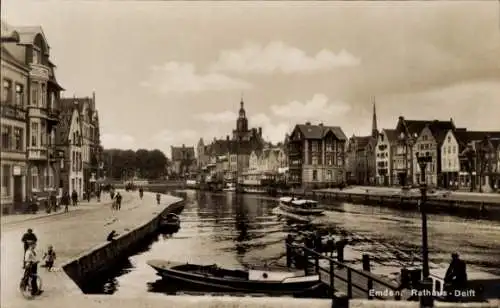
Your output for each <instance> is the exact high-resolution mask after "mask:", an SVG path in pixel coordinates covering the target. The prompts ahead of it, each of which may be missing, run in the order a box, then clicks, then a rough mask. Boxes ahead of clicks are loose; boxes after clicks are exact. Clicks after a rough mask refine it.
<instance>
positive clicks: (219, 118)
mask: <svg viewBox="0 0 500 308" xmlns="http://www.w3.org/2000/svg"><path fill="white" fill-rule="evenodd" d="M194 117H195V118H196V119H199V120H202V121H204V122H207V123H214V122H215V123H228V122H234V121H236V118H237V117H238V115H237V114H236V113H234V112H232V111H229V110H226V111H223V112H219V113H216V112H206V113H200V114H196V115H194Z"/></svg>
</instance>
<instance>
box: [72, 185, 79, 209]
mask: <svg viewBox="0 0 500 308" xmlns="http://www.w3.org/2000/svg"><path fill="white" fill-rule="evenodd" d="M71 200H73V206H76V205H77V204H78V193H77V192H76V190H74V189H73V192H72V193H71Z"/></svg>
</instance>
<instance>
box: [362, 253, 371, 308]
mask: <svg viewBox="0 0 500 308" xmlns="http://www.w3.org/2000/svg"><path fill="white" fill-rule="evenodd" d="M363 271H366V272H370V255H368V254H363ZM366 289H367V290H368V299H373V296H371V295H370V293H371V292H370V290H373V280H372V279H371V278H370V277H368V281H367V285H366Z"/></svg>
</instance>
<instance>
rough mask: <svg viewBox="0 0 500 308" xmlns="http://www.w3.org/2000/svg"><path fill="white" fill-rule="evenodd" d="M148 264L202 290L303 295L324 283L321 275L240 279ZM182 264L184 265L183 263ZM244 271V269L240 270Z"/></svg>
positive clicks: (166, 274) (168, 275)
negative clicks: (297, 278) (302, 278)
mask: <svg viewBox="0 0 500 308" xmlns="http://www.w3.org/2000/svg"><path fill="white" fill-rule="evenodd" d="M148 264H149V265H150V266H151V267H153V268H154V269H155V270H156V271H157V275H159V276H161V277H163V278H166V279H168V280H171V281H176V282H179V283H184V284H189V285H190V287H196V288H199V289H201V290H217V291H220V292H236V293H238V292H244V293H265V294H281V295H297V296H299V295H301V294H304V293H307V292H311V291H313V290H315V289H317V288H319V287H320V286H321V285H323V283H322V282H321V281H320V279H319V276H318V277H317V279H309V280H305V281H295V282H294V281H290V282H286V283H284V282H278V281H251V280H239V279H234V278H233V279H227V278H222V277H215V276H211V275H197V274H194V273H191V272H185V271H181V270H177V269H176V268H178V266H175V265H174V266H172V267H170V268H166V267H164V266H159V265H158V264H159V263H156V264H155V261H149V262H148ZM181 266H182V265H181ZM239 272H241V273H243V272H244V271H239Z"/></svg>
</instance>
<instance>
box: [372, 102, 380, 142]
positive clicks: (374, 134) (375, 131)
mask: <svg viewBox="0 0 500 308" xmlns="http://www.w3.org/2000/svg"><path fill="white" fill-rule="evenodd" d="M372 103H373V118H372V137H373V138H378V133H379V132H378V128H377V109H376V107H375V97H373V98H372Z"/></svg>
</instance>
